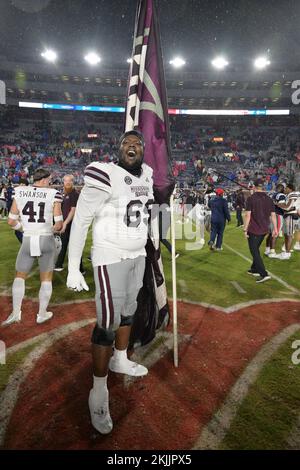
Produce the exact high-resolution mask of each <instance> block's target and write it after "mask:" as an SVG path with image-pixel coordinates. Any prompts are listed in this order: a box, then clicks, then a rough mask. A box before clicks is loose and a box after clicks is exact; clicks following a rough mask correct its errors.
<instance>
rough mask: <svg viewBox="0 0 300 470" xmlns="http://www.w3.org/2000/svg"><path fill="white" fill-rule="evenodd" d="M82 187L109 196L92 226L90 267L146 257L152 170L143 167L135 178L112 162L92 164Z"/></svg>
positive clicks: (151, 199)
mask: <svg viewBox="0 0 300 470" xmlns="http://www.w3.org/2000/svg"><path fill="white" fill-rule="evenodd" d="M84 180H85V184H86V185H88V186H93V187H95V188H97V189H101V190H103V191H105V192H106V193H108V197H107V199H106V202H105V205H104V206H102V207H101V208H100V209H99V211H98V212H96V214H95V218H94V223H93V247H92V258H93V264H94V265H95V264H108V263H111V262H117V261H119V260H120V259H123V258H135V257H136V256H139V255H145V245H146V242H147V235H148V219H149V210H148V209H149V204H151V202H153V181H152V169H151V168H150V167H149V166H148V165H146V164H144V163H143V164H142V173H141V175H140V176H139V177H138V176H134V175H132V174H131V173H129V172H128V171H126V170H125V169H123V168H122V167H120V166H118V165H116V164H114V163H108V164H107V163H99V162H93V163H91V164H90V165H88V166H87V167H86V169H85V177H84Z"/></svg>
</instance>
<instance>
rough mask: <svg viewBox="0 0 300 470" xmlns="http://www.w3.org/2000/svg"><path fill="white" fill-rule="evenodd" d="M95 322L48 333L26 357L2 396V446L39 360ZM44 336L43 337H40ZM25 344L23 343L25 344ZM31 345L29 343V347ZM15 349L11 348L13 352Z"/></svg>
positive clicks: (0, 441) (74, 324)
mask: <svg viewBox="0 0 300 470" xmlns="http://www.w3.org/2000/svg"><path fill="white" fill-rule="evenodd" d="M92 322H94V320H90V319H89V320H82V321H79V322H73V323H69V324H68V325H63V326H61V327H59V328H56V330H54V331H52V332H48V333H46V334H47V336H48V337H47V338H46V339H45V341H43V342H42V344H40V345H39V346H37V347H36V348H34V350H33V351H31V353H30V354H29V355H28V356H27V357H26V359H25V361H24V362H23V363H22V364H21V366H20V367H18V368H17V370H16V371H15V372H14V373H13V374H12V375H11V376H10V378H9V382H8V384H7V386H6V388H5V390H4V391H3V392H2V394H1V396H0V446H1V445H3V442H4V439H5V434H6V429H7V426H8V423H9V421H10V417H11V415H12V412H13V410H14V407H15V405H16V402H17V399H18V395H19V390H20V387H21V385H22V383H23V382H24V380H25V379H26V377H27V376H28V374H29V373H30V371H31V370H32V369H33V368H34V366H35V364H36V362H37V361H38V360H39V358H40V357H41V356H42V355H43V354H44V353H45V352H46V351H47V349H49V348H50V347H51V346H52V345H53V344H54V343H55V342H56V341H58V340H59V339H61V338H64V337H65V336H69V335H70V333H71V332H73V331H76V330H78V329H80V328H84V327H85V326H86V325H89V324H90V323H92ZM40 336H42V335H40ZM36 340H37V337H35V338H31V342H33V343H34V342H35V341H36ZM24 343H25V342H23V344H24ZM29 344H30V343H29V342H27V345H29ZM12 350H13V348H9V352H11V351H12Z"/></svg>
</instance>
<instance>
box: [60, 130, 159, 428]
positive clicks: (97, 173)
mask: <svg viewBox="0 0 300 470" xmlns="http://www.w3.org/2000/svg"><path fill="white" fill-rule="evenodd" d="M143 155H144V140H143V136H142V134H141V133H140V132H138V131H129V132H126V133H125V134H123V136H122V137H121V140H120V151H119V162H118V164H114V163H109V164H106V163H99V162H93V163H91V164H90V165H88V166H87V168H86V170H85V178H84V180H85V185H84V188H83V189H82V191H81V194H80V196H79V199H78V203H77V206H76V210H75V216H74V219H73V224H72V229H71V236H70V241H69V274H68V279H67V286H68V287H69V288H72V289H74V290H77V291H81V290H82V289H86V290H88V286H87V284H86V282H85V280H84V277H83V275H82V274H81V273H80V270H79V265H80V258H81V255H82V251H83V248H84V244H85V240H86V236H87V232H88V228H89V226H90V224H91V223H92V222H93V246H92V263H93V269H94V280H95V287H96V295H95V300H96V310H97V324H96V326H95V328H94V331H93V334H92V352H93V371H94V384H93V388H92V390H91V391H90V395H89V407H90V413H91V420H92V424H93V426H94V427H95V428H96V429H97V430H98V431H99V432H100V433H102V434H107V433H109V432H110V431H111V430H112V428H113V423H112V420H111V417H110V413H109V398H108V389H107V375H108V369H110V370H112V371H114V372H118V373H123V374H127V375H131V376H136V377H137V376H143V375H146V374H147V373H148V370H147V369H146V367H144V366H142V365H140V364H137V363H135V362H132V361H130V360H129V359H128V357H127V347H128V342H129V336H130V331H131V325H132V320H133V315H134V313H135V311H136V307H137V302H136V299H137V295H138V292H139V290H140V288H141V286H142V284H143V276H144V270H145V256H146V251H145V245H146V242H147V235H148V218H149V215H148V206H149V204H151V201H152V200H153V182H152V169H151V168H150V167H149V166H148V165H146V164H144V163H142V162H143ZM113 344H114V346H115V347H114V354H113V357H111V355H112V346H113Z"/></svg>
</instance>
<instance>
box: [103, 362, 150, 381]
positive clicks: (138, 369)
mask: <svg viewBox="0 0 300 470" xmlns="http://www.w3.org/2000/svg"><path fill="white" fill-rule="evenodd" d="M109 369H110V370H111V371H112V372H117V373H118V374H126V375H130V376H131V377H143V376H144V375H147V374H148V369H147V367H145V366H142V365H141V364H138V363H137V362H133V361H130V360H129V359H125V360H124V359H122V361H116V360H115V359H114V357H112V358H111V359H110V361H109Z"/></svg>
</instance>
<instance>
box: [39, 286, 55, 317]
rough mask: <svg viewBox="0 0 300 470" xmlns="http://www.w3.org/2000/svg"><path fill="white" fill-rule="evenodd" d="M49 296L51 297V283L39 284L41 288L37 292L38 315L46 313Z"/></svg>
mask: <svg viewBox="0 0 300 470" xmlns="http://www.w3.org/2000/svg"><path fill="white" fill-rule="evenodd" d="M51 295H52V282H51V281H43V282H42V283H41V287H40V291H39V301H40V308H39V315H44V314H45V313H46V312H47V307H48V304H49V301H50V298H51Z"/></svg>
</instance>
